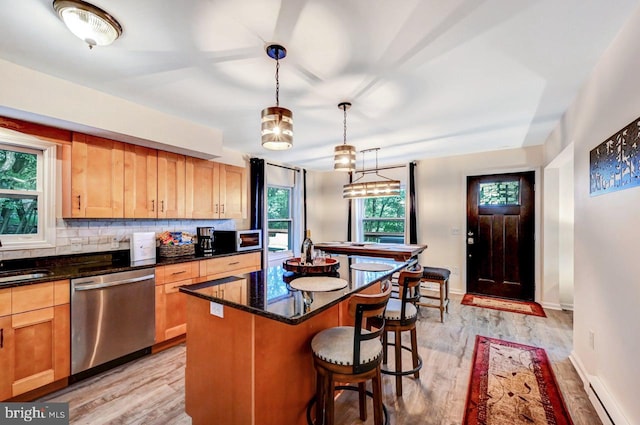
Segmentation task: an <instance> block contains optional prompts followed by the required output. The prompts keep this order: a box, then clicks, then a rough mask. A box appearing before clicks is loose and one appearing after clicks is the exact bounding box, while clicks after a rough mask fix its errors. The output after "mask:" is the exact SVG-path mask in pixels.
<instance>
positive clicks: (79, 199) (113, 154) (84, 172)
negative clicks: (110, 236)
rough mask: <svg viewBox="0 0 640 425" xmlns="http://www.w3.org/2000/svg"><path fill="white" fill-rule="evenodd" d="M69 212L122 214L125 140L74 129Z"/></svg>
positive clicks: (95, 215) (100, 215) (77, 214)
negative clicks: (122, 141) (120, 140)
mask: <svg viewBox="0 0 640 425" xmlns="http://www.w3.org/2000/svg"><path fill="white" fill-rule="evenodd" d="M71 197H72V199H71V216H72V217H90V218H122V217H124V208H123V199H124V143H121V142H116V141H114V140H109V139H103V138H100V137H94V136H88V135H85V134H80V133H74V134H73V142H72V145H71Z"/></svg>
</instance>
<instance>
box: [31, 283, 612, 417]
mask: <svg viewBox="0 0 640 425" xmlns="http://www.w3.org/2000/svg"><path fill="white" fill-rule="evenodd" d="M451 298H452V300H451V304H450V306H449V311H450V312H449V314H448V315H447V316H446V318H445V323H444V324H441V323H440V321H439V312H438V311H437V310H434V309H425V308H423V309H421V311H420V320H419V323H418V344H419V345H420V355H421V356H422V359H423V361H424V366H423V368H422V370H421V371H420V380H419V381H417V380H414V379H413V378H408V377H407V378H403V392H404V395H403V396H402V397H401V398H397V397H396V396H395V384H394V380H393V379H394V378H393V377H391V376H384V377H383V381H384V388H383V390H384V394H385V396H384V403H385V405H386V406H387V408H388V409H389V414H390V423H391V424H395V425H431V424H432V425H449V424H451V425H454V424H456V425H458V424H461V423H462V417H463V414H464V406H465V400H466V395H467V385H468V383H469V374H470V367H471V357H472V355H473V348H474V343H475V336H476V335H484V336H488V337H493V338H500V339H505V340H509V341H514V342H518V343H521V344H529V345H534V346H538V347H542V348H544V349H545V350H546V351H547V355H548V357H549V359H550V361H551V362H552V366H553V370H554V372H555V374H556V379H557V381H558V384H559V386H560V389H561V391H562V394H563V397H564V400H565V403H566V404H567V407H568V409H569V412H570V414H571V417H572V419H573V422H574V424H575V425H599V424H601V422H600V420H599V419H598V417H597V415H596V413H595V411H594V409H593V407H592V406H591V404H590V402H589V400H588V398H587V395H586V393H585V392H584V389H583V387H582V381H581V380H580V378H579V376H578V374H577V373H576V371H575V370H574V368H573V366H572V364H571V362H570V361H569V358H568V357H569V354H570V352H571V345H572V314H571V313H570V312H566V311H554V310H546V313H547V316H548V317H547V318H541V317H535V316H527V315H523V314H517V313H508V312H502V311H496V310H489V309H484V308H478V307H469V306H463V305H461V304H460V299H461V297H460V296H455V295H452V297H451ZM405 345H408V340H407V341H405ZM390 354H391V353H390ZM403 361H404V363H405V364H407V365H409V364H410V360H409V358H408V357H407V359H406V360H403ZM389 362H390V363H389V364H390V365H391V364H393V358H392V357H391V356H390V358H389ZM184 365H185V347H184V345H180V346H177V347H174V348H171V349H169V350H166V351H164V352H161V353H159V354H156V355H153V356H149V357H145V358H142V359H139V360H137V361H135V362H132V363H129V364H127V365H124V366H121V367H118V368H116V369H112V370H110V371H108V372H105V373H103V374H101V375H98V376H95V377H93V378H90V379H88V380H85V381H82V382H79V383H76V384H74V385H72V386H71V387H69V388H66V389H64V390H61V391H59V392H57V393H54V394H50V395H48V396H47V397H44V398H42V399H41V400H40V401H45V400H46V401H59V402H69V408H70V416H71V423H72V424H87V425H89V424H90V425H99V424H127V425H128V424H145V425H147V424H162V425H164V424H171V425H173V424H190V423H191V420H190V418H189V416H187V415H186V414H185V413H184ZM265 396H267V397H269V396H274V395H265ZM212 397H215V394H212ZM357 404H358V403H357V395H356V394H355V393H353V394H352V393H351V392H346V393H345V394H343V395H342V396H340V398H339V399H338V401H337V403H336V409H337V410H336V422H337V423H339V424H361V423H362V422H361V421H360V420H359V419H358V412H357ZM369 416H370V417H369V419H368V420H367V421H366V422H365V423H367V424H368V423H372V419H373V418H372V415H371V409H370V408H369ZM225 425H234V424H225ZM258 425H259V424H258ZM283 425H285V424H283Z"/></svg>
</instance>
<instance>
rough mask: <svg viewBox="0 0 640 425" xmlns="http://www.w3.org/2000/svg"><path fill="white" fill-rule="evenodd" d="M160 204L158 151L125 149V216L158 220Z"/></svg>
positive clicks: (135, 146)
mask: <svg viewBox="0 0 640 425" xmlns="http://www.w3.org/2000/svg"><path fill="white" fill-rule="evenodd" d="M159 207H160V204H159V202H158V151H157V150H155V149H150V148H145V147H143V146H137V145H129V144H127V145H125V147H124V216H125V217H126V218H156V217H157V214H158V210H159Z"/></svg>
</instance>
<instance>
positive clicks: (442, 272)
mask: <svg viewBox="0 0 640 425" xmlns="http://www.w3.org/2000/svg"><path fill="white" fill-rule="evenodd" d="M422 270H423V272H422V283H421V284H420V300H419V301H418V303H417V305H419V306H420V307H429V308H437V309H438V310H440V323H444V312H445V311H446V312H447V314H448V313H449V275H451V271H450V270H448V269H442V268H439V267H423V268H422ZM427 282H435V283H437V284H438V285H439V289H440V294H439V296H435V295H430V294H429V292H428V288H427V285H426V284H427ZM425 298H426V299H431V300H437V301H438V303H434V302H433V301H423V299H425Z"/></svg>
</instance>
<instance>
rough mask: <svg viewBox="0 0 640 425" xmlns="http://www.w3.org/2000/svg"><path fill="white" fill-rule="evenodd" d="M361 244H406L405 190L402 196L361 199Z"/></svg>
mask: <svg viewBox="0 0 640 425" xmlns="http://www.w3.org/2000/svg"><path fill="white" fill-rule="evenodd" d="M359 201H360V205H359V208H358V211H359V216H360V217H359V220H358V223H359V227H360V228H359V229H358V230H359V232H358V234H359V238H358V239H359V240H360V241H361V242H380V243H404V229H405V215H406V214H405V190H404V188H403V189H401V191H400V195H397V196H381V197H375V198H363V199H360V200H359Z"/></svg>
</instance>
